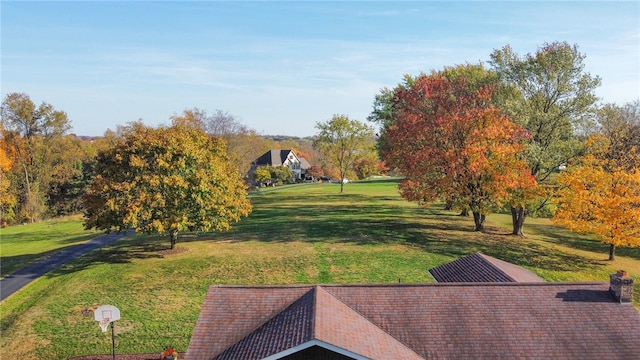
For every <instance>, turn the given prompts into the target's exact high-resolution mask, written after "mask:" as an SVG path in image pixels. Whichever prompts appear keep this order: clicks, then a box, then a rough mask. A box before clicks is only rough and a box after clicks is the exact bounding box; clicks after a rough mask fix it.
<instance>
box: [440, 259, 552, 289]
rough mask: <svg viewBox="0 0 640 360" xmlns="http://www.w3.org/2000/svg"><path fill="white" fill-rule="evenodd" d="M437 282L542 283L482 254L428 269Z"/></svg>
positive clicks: (532, 276) (536, 278)
mask: <svg viewBox="0 0 640 360" xmlns="http://www.w3.org/2000/svg"><path fill="white" fill-rule="evenodd" d="M429 273H431V275H432V276H433V278H434V279H435V280H436V281H437V282H439V283H442V282H460V283H464V282H544V280H543V279H542V278H540V277H539V276H537V275H536V274H534V273H532V272H531V271H529V270H527V269H524V268H522V267H520V266H517V265H514V264H511V263H508V262H506V261H502V260H500V259H496V258H493V257H491V256H488V255H484V254H482V253H475V254H471V255H467V256H465V257H462V258H460V259H457V260H454V261H452V262H450V263H447V264H444V265H440V266H437V267H434V268H432V269H429Z"/></svg>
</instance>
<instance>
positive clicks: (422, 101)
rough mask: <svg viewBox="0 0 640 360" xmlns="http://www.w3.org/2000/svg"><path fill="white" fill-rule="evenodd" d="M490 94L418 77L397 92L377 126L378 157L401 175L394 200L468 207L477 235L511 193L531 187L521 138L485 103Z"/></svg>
mask: <svg viewBox="0 0 640 360" xmlns="http://www.w3.org/2000/svg"><path fill="white" fill-rule="evenodd" d="M493 91H495V90H494V88H493V87H492V86H491V84H490V83H488V84H486V85H479V86H478V87H476V86H469V84H468V83H467V82H466V79H465V78H464V77H463V76H453V77H450V78H447V77H446V76H445V74H444V73H433V74H431V75H425V74H422V75H420V76H418V77H417V78H415V79H413V81H411V82H410V83H407V84H406V86H403V87H402V88H399V89H398V91H396V93H395V95H394V99H393V104H392V108H393V109H394V110H393V111H394V119H393V120H392V121H387V122H385V126H384V144H385V145H384V147H383V148H382V154H383V159H384V160H385V162H386V163H387V164H388V165H389V166H390V167H395V168H397V169H399V170H400V171H401V173H402V174H403V175H405V180H404V181H402V182H401V184H400V192H401V195H402V196H403V197H404V198H406V199H408V200H411V201H418V202H422V203H428V202H432V201H434V200H437V199H445V198H446V199H448V200H450V201H453V202H455V203H456V204H457V205H458V206H459V207H462V208H463V207H467V208H469V209H470V210H471V211H472V212H473V214H474V221H475V228H476V230H482V228H483V224H484V219H485V215H486V214H487V213H489V212H490V211H491V209H492V208H494V207H496V206H499V205H501V204H502V203H504V201H506V199H507V198H508V196H509V190H510V189H515V188H523V187H530V186H533V185H534V181H533V179H532V177H531V176H530V175H529V173H528V171H527V168H526V163H524V161H523V160H522V159H520V158H519V154H520V152H521V151H522V148H523V142H524V141H525V140H526V139H527V136H528V134H527V132H526V131H525V130H524V129H522V128H521V127H519V126H517V125H516V124H514V123H513V122H511V121H509V119H508V118H507V117H506V116H505V115H503V114H502V113H501V112H500V110H499V109H496V108H495V107H493V106H492V100H491V99H492V96H493V95H494V92H493Z"/></svg>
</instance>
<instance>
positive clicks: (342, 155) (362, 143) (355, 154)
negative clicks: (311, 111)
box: [313, 115, 374, 192]
mask: <svg viewBox="0 0 640 360" xmlns="http://www.w3.org/2000/svg"><path fill="white" fill-rule="evenodd" d="M316 129H318V130H319V131H320V132H319V133H318V134H317V135H316V138H315V140H314V143H313V146H314V147H315V148H316V149H318V150H319V151H320V152H321V153H322V154H323V156H324V157H325V159H327V160H328V161H329V162H330V163H331V164H332V165H333V166H335V167H336V168H337V169H338V172H339V174H340V179H341V180H342V179H346V178H347V174H348V172H349V171H352V170H353V165H354V163H355V162H356V161H357V160H358V159H361V158H363V157H366V156H367V155H368V154H369V153H371V152H373V151H374V133H373V129H372V128H371V127H370V126H368V125H366V124H363V123H361V122H359V121H357V120H352V119H349V117H348V116H346V115H334V116H333V117H332V118H331V120H329V121H326V122H318V123H316ZM343 191H344V181H340V192H343Z"/></svg>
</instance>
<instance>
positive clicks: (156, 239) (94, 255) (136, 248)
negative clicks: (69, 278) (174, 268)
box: [45, 234, 169, 277]
mask: <svg viewBox="0 0 640 360" xmlns="http://www.w3.org/2000/svg"><path fill="white" fill-rule="evenodd" d="M168 249H169V239H168V237H161V236H150V235H144V234H133V235H128V236H125V237H123V238H121V239H119V240H117V241H116V242H115V243H113V244H110V245H108V246H104V247H101V248H98V249H95V250H93V251H91V252H89V253H88V254H85V255H82V256H80V257H78V258H76V259H75V260H73V261H70V262H68V263H66V264H63V265H62V266H60V267H58V268H57V269H55V270H53V271H51V272H49V273H48V274H46V275H45V276H48V277H56V276H61V275H66V274H69V273H73V272H76V271H82V270H84V269H88V268H91V267H94V266H97V265H100V264H129V263H131V262H132V260H134V259H150V258H163V257H164V254H163V253H166V252H167V251H168Z"/></svg>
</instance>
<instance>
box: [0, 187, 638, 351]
mask: <svg viewBox="0 0 640 360" xmlns="http://www.w3.org/2000/svg"><path fill="white" fill-rule="evenodd" d="M252 203H253V205H254V211H253V213H252V214H251V215H250V216H249V217H248V218H246V219H243V220H242V221H241V222H240V223H238V224H236V226H235V227H234V229H233V230H231V231H229V232H226V233H216V234H197V235H196V234H187V235H183V236H182V237H181V238H180V239H179V242H178V247H177V249H176V250H174V251H168V247H169V240H168V238H161V237H153V236H144V235H134V236H129V237H126V238H123V239H121V240H118V241H117V242H116V243H114V244H112V245H110V246H108V247H106V248H103V249H101V250H97V251H95V252H93V253H91V254H89V255H87V256H84V257H82V258H81V259H78V260H77V261H75V262H73V263H70V264H67V265H66V266H64V267H63V268H61V269H59V270H56V271H54V272H52V273H50V274H48V275H47V276H45V277H43V278H41V279H39V280H37V281H35V282H34V283H32V284H31V285H30V286H29V287H28V288H26V289H24V290H22V291H20V292H18V293H17V294H15V295H13V296H12V297H10V298H9V299H7V300H5V301H4V302H3V303H2V314H1V318H0V320H1V330H2V336H1V338H0V346H1V349H0V351H2V353H3V354H7V353H9V354H13V355H12V356H13V357H15V358H20V359H64V358H67V357H70V356H74V355H80V354H87V353H96V354H98V353H103V354H108V353H110V351H111V339H110V334H109V333H107V334H103V333H102V332H101V331H100V329H99V327H98V325H97V323H96V322H95V321H94V320H93V317H92V315H91V313H90V311H89V310H92V309H94V308H96V307H97V306H99V305H103V304H111V305H115V306H117V307H118V308H119V309H120V311H121V315H122V319H121V320H120V321H117V322H116V333H117V335H116V346H117V352H118V353H146V352H149V353H159V352H160V351H161V350H162V349H163V348H164V347H165V346H167V345H172V346H175V347H177V349H178V350H179V351H185V350H186V348H187V345H188V343H189V339H190V336H191V332H192V331H193V328H194V325H195V322H196V320H197V317H198V314H199V310H200V307H201V305H202V302H203V300H204V296H205V293H206V291H207V288H208V287H209V286H210V285H213V284H292V283H389V282H398V281H401V282H432V281H433V279H432V278H431V277H430V276H429V274H428V272H427V270H428V269H429V268H431V267H434V266H437V265H440V264H443V263H446V262H449V261H451V260H454V259H456V258H458V257H461V256H464V255H467V254H470V253H473V252H477V251H481V252H483V253H485V254H487V255H490V256H494V257H497V258H500V259H503V260H506V261H509V262H512V263H515V264H518V265H521V266H524V267H526V268H528V269H530V270H531V271H533V272H535V273H537V274H538V275H540V276H542V277H543V278H545V279H546V280H548V281H578V280H579V281H583V280H587V281H608V275H609V274H610V273H613V272H615V270H618V269H625V270H627V271H628V272H629V273H630V274H631V275H632V276H634V277H635V278H636V279H637V278H640V249H637V248H636V249H623V248H621V249H619V251H618V255H617V259H616V260H615V261H613V262H609V261H606V259H607V255H608V252H607V251H608V247H607V246H606V245H603V244H600V243H598V242H596V241H593V240H589V239H588V238H586V237H583V236H577V235H575V234H572V233H569V232H567V231H565V230H563V229H561V228H558V227H556V226H553V225H552V224H551V223H550V222H549V220H547V219H528V222H527V224H526V225H525V231H526V232H527V234H528V237H527V238H519V237H513V236H509V235H507V234H508V232H509V228H510V224H509V219H510V217H508V216H506V215H500V214H498V215H490V216H489V217H488V229H487V232H485V233H477V232H474V231H472V230H473V220H472V219H470V218H463V217H459V216H456V214H455V213H454V212H448V211H444V210H443V209H442V207H441V206H438V205H434V206H432V207H430V208H426V209H425V208H421V207H418V206H417V205H415V204H412V203H408V202H406V201H404V200H402V199H401V198H400V197H399V196H398V194H397V190H396V183H395V182H393V181H373V182H362V183H350V184H348V185H346V186H345V193H344V194H340V193H339V185H336V184H317V185H304V186H294V187H288V188H283V189H281V190H278V191H273V192H261V193H257V194H255V195H253V196H252ZM31 226H35V225H26V226H25V228H28V227H31ZM76 226H77V227H78V228H81V225H80V222H77V224H76ZM52 241H53V240H52ZM3 251H4V248H3ZM2 256H3V261H4V256H5V255H4V252H3V254H2ZM634 296H635V299H636V303H635V305H636V306H638V305H640V304H639V303H638V302H637V300H639V299H640V286H636V289H635V293H634Z"/></svg>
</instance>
